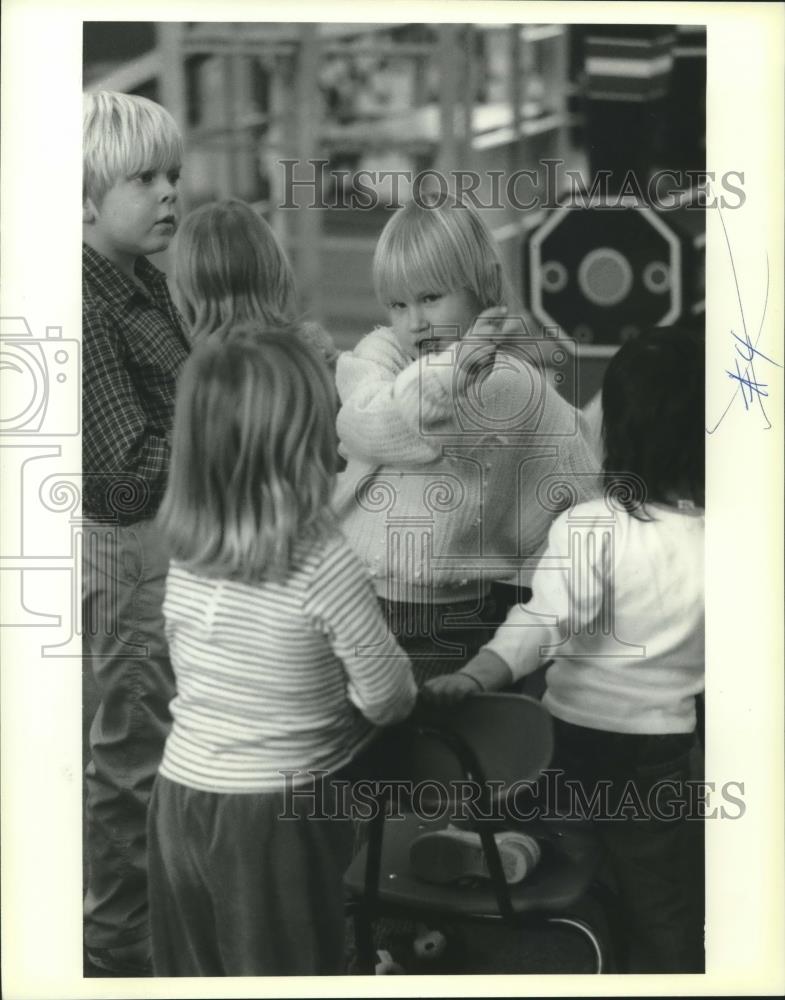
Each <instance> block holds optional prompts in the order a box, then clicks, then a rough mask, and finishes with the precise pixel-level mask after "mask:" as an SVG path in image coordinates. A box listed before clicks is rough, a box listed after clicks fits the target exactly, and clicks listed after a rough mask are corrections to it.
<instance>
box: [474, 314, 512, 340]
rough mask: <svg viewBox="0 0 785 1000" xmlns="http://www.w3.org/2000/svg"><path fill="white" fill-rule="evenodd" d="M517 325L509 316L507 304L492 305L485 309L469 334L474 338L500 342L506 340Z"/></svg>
mask: <svg viewBox="0 0 785 1000" xmlns="http://www.w3.org/2000/svg"><path fill="white" fill-rule="evenodd" d="M514 329H517V325H516V324H515V323H514V322H513V321H512V320H511V319H508V318H507V306H491V307H490V308H488V309H483V311H482V312H481V313H480V315H479V316H478V317H477V319H476V320H475V321H474V326H473V327H472V329H471V331H470V332H469V334H468V336H469V337H470V338H471V339H472V340H489V341H490V342H491V343H492V344H500V343H502V342H503V341H504V340H506V339H507V338H508V337H509V336H510V334H511V333H512V331H513V330H514Z"/></svg>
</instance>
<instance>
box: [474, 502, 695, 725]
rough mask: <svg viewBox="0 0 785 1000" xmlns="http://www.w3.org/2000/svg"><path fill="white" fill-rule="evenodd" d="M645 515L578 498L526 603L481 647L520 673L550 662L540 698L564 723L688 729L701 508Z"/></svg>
mask: <svg viewBox="0 0 785 1000" xmlns="http://www.w3.org/2000/svg"><path fill="white" fill-rule="evenodd" d="M647 511H648V512H649V514H650V516H651V517H652V518H653V520H650V521H645V520H640V519H638V518H636V517H633V516H632V515H631V514H629V513H627V512H626V511H613V512H611V511H610V510H609V508H608V507H607V506H606V503H605V501H604V500H594V501H591V502H590V503H586V504H580V505H579V506H577V507H576V508H574V510H572V511H570V512H568V513H565V514H562V515H560V516H559V518H558V519H557V520H556V521H555V522H554V524H553V526H552V527H551V530H550V533H549V536H548V545H547V548H546V550H545V552H544V554H543V556H542V559H541V561H540V563H539V566H538V568H537V570H536V572H535V574H534V578H533V581H532V590H533V597H532V599H531V601H530V603H529V604H527V605H518V606H516V607H515V608H513V609H512V610H511V611H510V612H509V614H508V616H507V619H506V621H505V622H504V624H503V625H501V626H500V627H499V628H498V629H497V631H496V634H495V635H494V637H493V639H492V640H491V641H490V643H488V645H487V647H486V648H488V649H490V650H491V651H492V652H494V653H496V654H497V655H498V656H500V657H501V658H502V659H503V660H504V661H505V663H507V665H508V666H509V667H510V670H511V671H512V674H513V677H514V678H515V679H517V678H520V677H522V676H524V675H526V674H527V673H530V672H532V671H533V670H535V669H536V668H537V667H538V666H540V665H541V664H542V663H544V662H546V661H547V660H550V659H553V660H554V663H553V665H552V666H550V667H549V668H548V670H547V671H546V675H545V676H546V692H545V695H544V697H543V702H544V703H545V705H546V706H547V707H548V709H549V710H550V712H551V713H552V714H553V715H554V716H556V717H557V718H559V719H562V720H564V721H565V722H571V723H573V724H574V725H578V726H586V727H588V728H590V729H602V730H606V731H610V732H619V733H645V734H651V735H653V734H658V733H681V732H692V730H693V729H694V727H695V697H694V696H695V695H696V694H697V693H698V692H700V691H702V690H703V686H704V572H703V558H704V555H703V554H704V548H703V536H704V518H703V511H702V510H692V511H688V510H684V511H682V510H678V509H675V508H671V507H666V506H662V505H658V504H652V505H649V506H647Z"/></svg>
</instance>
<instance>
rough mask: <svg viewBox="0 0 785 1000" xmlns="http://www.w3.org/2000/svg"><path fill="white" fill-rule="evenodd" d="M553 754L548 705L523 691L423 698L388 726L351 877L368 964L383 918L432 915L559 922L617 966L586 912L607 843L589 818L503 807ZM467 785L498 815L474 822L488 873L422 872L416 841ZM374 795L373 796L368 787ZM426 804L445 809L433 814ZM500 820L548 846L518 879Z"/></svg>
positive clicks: (370, 770) (374, 764)
mask: <svg viewBox="0 0 785 1000" xmlns="http://www.w3.org/2000/svg"><path fill="white" fill-rule="evenodd" d="M552 753H553V726H552V720H551V717H550V715H549V713H548V711H547V710H546V709H545V708H544V707H543V706H542V704H541V703H540V702H538V701H535V700H534V699H531V698H528V697H526V696H522V695H518V694H501V693H500V694H490V693H488V694H477V695H473V696H471V697H468V698H466V699H464V700H463V701H461V702H460V703H458V704H457V705H455V706H451V707H450V708H449V709H439V710H429V709H423V708H422V706H418V709H417V710H416V712H415V713H414V715H413V716H412V717H411V718H410V720H408V721H407V722H406V723H404V724H402V725H400V726H397V727H394V728H392V729H390V730H388V731H386V732H385V733H384V735H383V736H382V737H381V738H380V739H379V741H378V743H377V745H376V747H375V749H374V752H373V754H372V755H371V756H370V757H369V758H368V762H369V763H368V765H367V766H366V775H365V776H366V777H367V778H368V779H370V785H367V786H366V793H367V792H368V791H369V789H370V787H373V790H374V795H373V799H372V801H373V802H374V804H375V812H374V813H373V816H372V818H371V819H370V821H369V823H368V827H369V829H368V837H367V843H366V844H365V846H363V847H362V848H361V849H360V850H359V852H358V853H357V855H356V857H355V858H354V860H353V862H352V864H351V865H350V867H349V869H348V871H347V872H346V875H345V878H344V885H345V889H346V892H347V899H348V907H347V909H348V912H349V913H350V914H351V916H352V917H353V922H354V929H355V940H356V948H357V966H358V971H359V972H360V973H366V974H371V975H373V973H374V965H375V954H376V952H375V946H374V924H375V922H376V921H377V920H378V919H379V918H381V917H382V916H385V917H387V918H398V919H400V918H404V919H406V918H408V919H411V918H414V919H416V920H419V921H424V920H426V919H427V917H428V916H429V915H430V916H431V917H436V916H438V917H440V918H442V919H444V918H460V919H461V920H464V919H468V920H479V921H501V922H504V923H507V924H518V925H521V926H525V925H530V926H531V925H533V924H540V925H541V924H543V923H547V924H559V925H562V926H563V927H567V928H570V929H572V930H573V931H574V932H575V933H576V934H578V935H580V936H581V937H582V938H583V939H584V941H588V942H589V944H590V946H591V949H592V953H593V957H594V962H595V967H596V972H598V973H600V972H606V971H608V969H607V964H608V950H607V948H606V945H605V943H604V941H603V935H602V934H601V933H598V932H597V931H595V929H594V928H593V926H592V925H591V924H590V923H589V922H588V921H587V919H586V918H585V917H584V916H582V915H578V914H577V913H576V908H578V907H579V904H580V903H581V902H582V901H584V900H585V898H586V897H587V894H588V893H589V892H590V889H591V888H592V887H593V886H594V879H595V874H596V872H597V869H598V865H599V862H600V848H599V845H598V844H597V841H596V840H595V838H594V837H593V835H592V833H591V831H590V829H589V828H588V826H587V824H585V823H576V822H573V821H571V820H565V819H560V818H558V817H557V816H554V818H545V817H542V816H541V817H538V818H533V819H531V820H526V822H525V823H521V822H519V821H518V820H516V821H515V823H509V822H504V821H503V820H500V819H499V818H498V817H501V816H503V815H504V814H505V809H506V808H507V806H508V805H509V796H510V794H511V793H512V792H513V791H514V790H515V789H518V790H522V791H524V792H525V791H526V783H531V784H534V783H535V782H536V781H537V779H539V778H540V776H541V774H542V772H543V770H544V769H545V768H547V766H548V764H549V762H550V760H551V756H552ZM467 782H470V783H471V785H467V784H466V783H467ZM467 788H472V789H476V790H477V793H478V798H477V799H476V805H475V809H476V816H477V817H488V819H487V820H483V819H475V820H473V821H472V825H471V827H469V828H470V829H474V830H475V831H476V832H477V833H479V835H480V838H481V843H482V848H483V852H484V856H485V863H486V865H487V870H488V873H489V876H490V877H489V878H487V879H481V880H476V881H475V882H474V883H473V884H470V885H465V884H456V883H450V884H433V883H432V882H427V881H424V880H422V879H421V878H418V877H417V876H416V875H415V873H414V872H413V871H412V869H411V866H410V862H409V851H410V847H411V844H412V842H413V841H414V839H415V838H417V837H419V836H421V835H422V834H423V833H427V832H431V831H435V830H438V829H442V828H444V827H445V826H446V825H447V823H448V822H449V819H450V816H451V815H452V816H454V815H455V812H454V811H455V810H456V809H457V808H458V805H459V802H460V800H461V797H462V795H464V796H465V795H466V789H467ZM413 790H414V795H412V794H411V793H412V791H413ZM365 801H368V802H370V801H371V799H370V797H369V796H368V795H367V794H366V796H365ZM464 801H465V799H464ZM532 801H533V800H532ZM398 804H400V814H399V815H397V816H387V815H386V814H387V813H389V812H390V808H391V805H392V806H396V807H397V806H398ZM417 807H419V808H418V811H417V812H414V811H412V810H413V809H414V808H417ZM522 811H523V810H521V809H519V810H518V813H517V815H519V816H520V815H521V813H522ZM531 811H532V812H536V809H532V810H531ZM426 814H427V815H428V816H434V817H438V818H434V819H424V818H423V816H424V815H426ZM466 828H467V827H464V829H466ZM502 828H506V829H518V830H522V831H523V832H526V833H528V834H531V835H533V836H535V837H536V838H537V840H538V841H539V843H540V846H541V860H540V862H539V864H538V865H537V866H536V867H535V868H534V870H533V871H532V872H531V873H530V874H528V875H527V876H526V878H525V879H524V880H523V881H522V882H519V883H517V884H512V885H508V884H507V882H506V880H505V877H504V873H503V869H502V861H501V858H500V856H499V851H498V846H497V844H496V840H495V838H494V835H493V834H494V832H495V831H496V832H498V831H499V830H500V829H502Z"/></svg>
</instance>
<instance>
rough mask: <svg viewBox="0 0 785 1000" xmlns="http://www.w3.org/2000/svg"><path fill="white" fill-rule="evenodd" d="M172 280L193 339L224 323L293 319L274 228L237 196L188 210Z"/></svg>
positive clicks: (288, 274)
mask: <svg viewBox="0 0 785 1000" xmlns="http://www.w3.org/2000/svg"><path fill="white" fill-rule="evenodd" d="M173 280H174V287H175V295H176V298H177V300H178V305H179V306H180V310H181V312H182V313H183V317H184V318H185V321H186V324H187V325H188V328H189V330H190V332H191V336H192V337H193V338H194V339H198V338H200V337H203V336H208V335H211V334H214V333H221V332H223V331H224V330H227V329H229V327H230V326H235V325H242V324H246V323H253V324H257V325H261V326H264V327H278V326H281V325H283V324H289V323H292V322H294V321H295V320H296V318H297V305H296V295H295V286H294V277H293V275H292V269H291V266H290V264H289V261H288V260H287V258H286V254H285V253H284V251H283V249H282V248H281V246H280V244H279V242H278V240H277V239H276V236H275V233H274V232H273V231H272V229H271V228H270V226H269V225H268V224H267V223H266V222H265V221H264V219H263V218H262V217H261V216H260V215H259V214H258V213H257V212H255V211H254V210H253V209H252V208H251V206H250V205H248V204H247V203H246V202H244V201H240V200H239V199H237V198H231V199H228V200H226V201H218V202H211V203H210V204H209V205H202V206H201V208H197V209H195V210H194V211H193V212H191V213H189V214H188V215H187V216H186V218H185V219H184V220H183V223H182V225H181V227H180V231H179V233H178V234H177V236H176V237H175V252H174V267H173Z"/></svg>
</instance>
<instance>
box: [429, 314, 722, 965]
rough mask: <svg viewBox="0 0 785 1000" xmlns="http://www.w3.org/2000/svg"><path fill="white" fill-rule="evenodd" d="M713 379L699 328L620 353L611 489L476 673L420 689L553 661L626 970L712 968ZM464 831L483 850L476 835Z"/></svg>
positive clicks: (608, 398) (563, 758)
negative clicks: (705, 764)
mask: <svg viewBox="0 0 785 1000" xmlns="http://www.w3.org/2000/svg"><path fill="white" fill-rule="evenodd" d="M704 372H705V360H704V342H703V337H702V335H699V334H697V333H695V332H692V331H688V330H684V329H677V328H663V329H655V330H652V331H651V332H649V333H647V334H646V335H643V336H641V337H639V338H638V339H636V340H633V341H630V342H629V343H627V344H625V345H624V346H623V347H622V348H621V349H620V350H619V352H618V354H616V356H615V357H614V358H613V359H612V361H611V363H610V365H609V366H608V370H607V372H606V375H605V380H604V384H603V393H602V402H603V414H604V417H603V437H604V442H605V451H606V455H605V461H604V473H605V482H606V496H605V499H598V500H592V501H590V502H588V503H584V504H578V505H577V506H575V507H574V508H573V509H572V510H570V511H566V512H564V513H563V514H562V515H560V516H559V518H558V519H557V520H556V521H555V522H554V524H553V526H552V528H551V530H550V534H549V538H548V546H547V549H546V551H545V553H544V555H543V557H542V559H541V561H540V563H539V565H538V568H537V570H536V572H535V575H534V578H533V582H532V590H533V598H532V601H531V603H530V604H528V605H527V606H526V607H523V606H521V605H518V606H517V607H515V608H513V609H512V610H511V611H510V613H509V615H508V616H507V619H506V621H505V623H504V624H503V625H502V626H500V627H499V629H498V630H497V631H496V634H495V636H494V638H493V639H492V640H491V641H490V642H489V643H488V644H487V645H486V646H484V647H483V649H482V650H481V651H480V652H479V653H478V655H477V656H476V657H475V658H474V659H473V660H471V661H470V662H469V663H468V664H467V665H466V667H465V669H463V670H462V671H460V672H459V673H457V674H453V675H451V676H446V677H439V678H435V679H434V680H431V681H429V682H428V684H427V685H426V686H425V689H424V693H425V696H426V697H428V698H430V699H431V700H432V701H436V702H449V701H454V700H456V699H459V698H462V697H464V696H465V695H468V694H471V693H472V692H476V691H478V690H492V689H499V688H503V687H507V686H509V685H510V684H511V683H512V682H513V681H515V680H518V679H519V678H521V677H523V676H524V675H526V674H528V673H531V672H532V671H533V670H535V669H536V668H537V667H538V666H540V665H541V664H542V663H545V662H547V661H548V660H552V661H553V663H552V665H551V666H550V667H549V668H548V670H547V673H546V691H545V694H544V696H543V702H544V704H545V705H546V706H547V707H548V709H549V711H550V712H551V714H552V715H553V716H554V725H555V736H556V752H555V756H554V761H553V765H554V767H556V768H560V769H563V770H564V772H565V775H564V777H565V779H566V778H569V779H574V781H575V782H576V783H579V785H580V786H582V789H583V798H584V801H585V802H591V801H592V799H593V796H594V795H595V793H597V792H600V793H601V797H600V800H599V801H600V802H601V804H602V813H601V814H600V815H597V816H594V815H593V816H592V819H594V820H596V823H595V825H596V828H597V830H598V833H599V835H600V837H601V839H602V841H603V843H604V845H605V847H606V850H607V854H608V858H609V861H610V863H611V866H612V869H613V874H614V876H615V881H616V883H617V885H618V889H619V894H620V898H621V903H622V907H623V913H624V921H623V923H624V927H625V930H626V931H627V932H628V935H629V940H628V941H627V942H625V943H624V946H625V947H626V949H627V951H628V971H631V972H700V971H702V970H703V961H704V958H703V941H702V930H703V928H702V915H701V911H702V905H703V901H702V898H701V896H702V870H703V861H702V858H701V857H700V853H699V852H700V844H701V836H702V826H701V825H700V824H699V823H698V822H693V823H690V822H688V817H687V815H686V813H687V811H688V810H687V809H685V808H684V806H685V799H686V792H687V786H686V785H685V781H686V780H687V779H688V778H689V777H690V773H691V771H690V754H691V750H692V748H693V745H694V742H695V728H696V709H695V702H696V695H698V694H699V693H701V692H702V691H703V686H704V587H703V558H704V555H703V534H704V512H703V504H704V426H705V421H704ZM562 787H567V786H566V785H564V784H563V785H562ZM622 807H624V808H622ZM442 837H443V835H442ZM453 837H454V839H455V840H456V844H457V843H461V844H464V845H465V851H466V853H467V855H468V853H469V852H471V851H476V846H477V845H476V843H474V844H473V843H472V842H471V841H472V839H473V838H477V835H476V834H471V833H465V832H463V831H458V830H456V831H454V833H453ZM441 849H442V848H441V847H440V846H439V845H438V844H437V843H436V842H435V841H434V845H433V850H434V851H438V850H441ZM427 853H428V852H427V850H424V849H423V847H422V845H420V848H419V850H418V857H419V858H420V859H421V861H422V859H425V860H426V861H427Z"/></svg>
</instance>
